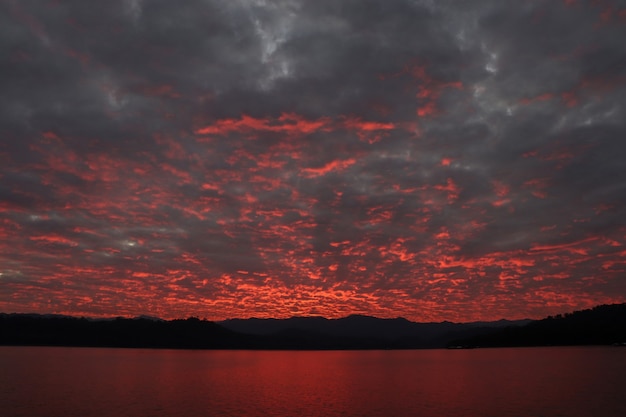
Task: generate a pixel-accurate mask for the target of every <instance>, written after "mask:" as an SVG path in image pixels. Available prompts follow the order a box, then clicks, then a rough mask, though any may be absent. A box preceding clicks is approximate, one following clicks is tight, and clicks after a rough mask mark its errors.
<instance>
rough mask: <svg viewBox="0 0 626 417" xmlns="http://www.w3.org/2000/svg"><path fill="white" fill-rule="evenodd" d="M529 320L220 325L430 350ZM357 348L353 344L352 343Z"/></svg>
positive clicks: (360, 319)
mask: <svg viewBox="0 0 626 417" xmlns="http://www.w3.org/2000/svg"><path fill="white" fill-rule="evenodd" d="M529 321H530V320H519V321H507V320H500V321H497V322H477V323H451V322H441V323H416V322H412V321H409V320H407V319H404V318H395V319H379V318H376V317H370V316H363V315H351V316H348V317H344V318H340V319H326V318H323V317H292V318H289V319H258V318H251V319H231V320H225V321H222V322H219V324H220V325H222V326H224V327H226V328H228V329H230V330H233V331H236V332H240V333H245V334H250V335H262V336H280V335H285V334H292V335H293V334H298V335H299V337H300V339H303V340H304V339H306V340H310V341H314V340H321V339H326V340H334V341H336V342H339V341H341V343H340V344H341V345H345V344H347V342H348V340H352V341H353V342H358V343H362V344H364V345H366V346H373V345H376V346H379V347H381V348H387V349H394V348H396V349H397V348H433V347H445V346H446V344H447V342H448V341H450V340H451V339H453V338H461V337H469V336H473V335H476V334H482V333H485V332H488V331H491V330H493V329H494V328H499V327H502V326H516V325H522V324H526V323H528V322H529ZM352 344H357V343H352Z"/></svg>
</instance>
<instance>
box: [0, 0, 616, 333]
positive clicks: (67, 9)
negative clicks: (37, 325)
mask: <svg viewBox="0 0 626 417" xmlns="http://www.w3.org/2000/svg"><path fill="white" fill-rule="evenodd" d="M0 10H1V12H0V50H1V51H2V54H0V91H2V94H0V130H1V133H2V137H1V139H0V161H1V163H0V310H3V311H7V312H12V311H15V312H26V311H29V312H30V311H33V312H46V313H47V312H54V313H68V314H83V315H89V316H114V315H139V314H150V315H155V316H161V317H164V318H174V317H186V316H189V315H198V316H201V317H207V318H209V319H224V318H232V317H250V316H257V317H289V316H293V315H323V316H327V317H340V316H345V315H348V314H352V313H363V314H371V315H377V316H380V317H397V316H404V317H407V318H410V319H414V320H420V321H429V320H434V321H439V320H455V321H469V320H485V319H499V318H502V317H507V318H522V317H532V318H535V317H542V316H545V315H548V314H554V313H560V312H563V311H569V310H572V309H579V308H585V307H590V306H592V305H595V304H600V303H608V302H623V301H624V300H625V299H626V281H625V274H624V273H625V269H626V246H625V245H626V224H625V223H624V219H625V218H626V169H625V167H626V165H625V164H624V162H623V158H624V155H626V114H625V108H626V47H625V46H624V39H625V38H626V2H623V1H610V0H596V1H586V0H563V1H553V0H536V1H515V2H503V1H498V0H484V1H480V0H470V1H451V0H449V1H448V0H443V1H428V0H423V1H421V0H390V1H382V0H359V1H356V0H342V1H336V0H316V1H305V0H276V1H265V0H228V1H227V0H211V1H199V0H193V1H191V0H190V1H185V2H171V1H164V0H161V1H156V0H155V1H151V0H145V1H141V0H129V1H108V2H84V1H78V0H75V1H63V2H57V1H33V2H31V1H3V2H1V3H0Z"/></svg>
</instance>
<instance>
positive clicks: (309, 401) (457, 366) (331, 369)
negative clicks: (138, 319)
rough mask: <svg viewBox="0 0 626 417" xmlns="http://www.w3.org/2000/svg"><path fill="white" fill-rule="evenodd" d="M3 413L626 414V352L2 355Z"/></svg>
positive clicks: (62, 351)
mask: <svg viewBox="0 0 626 417" xmlns="http://www.w3.org/2000/svg"><path fill="white" fill-rule="evenodd" d="M0 415H2V416H3V417H17V416H28V417H40V416H41V417H43V416H46V417H48V416H67V417H71V416H81V417H90V416H116V417H117V416H133V417H139V416H167V417H175V416H176V417H187V416H263V417H266V416H289V417H305V416H316V417H317V416H319V417H322V416H323V417H328V416H359V417H369V416H384V417H392V416H411V417H413V416H416V417H430V416H432V417H435V416H436V417H446V416H451V417H452V416H455V417H461V416H476V417H479V416H480V417H489V416H494V417H506V416H520V417H522V416H523V417H530V416H532V417H539V416H567V417H576V416H585V417H587V416H594V417H595V416H598V417H600V416H601V417H623V416H626V348H619V347H585V348H580V347H574V348H526V349H476V350H417V351H333V352H259V351H175V350H143V349H139V350H132V349H91V348H49V347H0Z"/></svg>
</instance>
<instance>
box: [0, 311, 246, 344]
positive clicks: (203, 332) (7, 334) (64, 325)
mask: <svg viewBox="0 0 626 417" xmlns="http://www.w3.org/2000/svg"><path fill="white" fill-rule="evenodd" d="M251 339H253V338H251V337H248V336H247V335H243V334H239V333H235V332H232V331H230V330H228V329H225V328H223V327H222V326H219V325H217V324H215V323H213V322H210V321H205V320H199V319H198V318H195V317H190V318H188V319H186V320H171V321H164V320H151V319H145V318H137V319H127V318H116V319H112V320H90V319H86V318H76V317H65V316H40V315H28V314H2V315H0V344H2V345H22V346H97V347H129V348H173V349H176V348H197V349H231V348H244V347H247V346H248V345H253V344H254V342H255V341H254V340H251Z"/></svg>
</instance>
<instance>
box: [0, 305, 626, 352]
mask: <svg viewBox="0 0 626 417" xmlns="http://www.w3.org/2000/svg"><path fill="white" fill-rule="evenodd" d="M622 342H626V304H616V305H610V306H598V307H595V308H593V309H591V310H584V311H578V312H575V313H571V314H565V315H563V316H561V315H559V316H556V317H549V318H547V319H544V320H539V321H529V320H520V321H506V320H501V321H497V322H477V323H451V322H442V323H415V322H411V321H409V320H406V319H403V318H396V319H379V318H376V317H369V316H362V315H353V316H349V317H345V318H341V319H326V318H323V317H294V318H290V319H282V320H277V319H247V320H241V319H236V320H226V321H223V322H220V323H214V322H210V321H206V320H199V319H198V318H195V317H190V318H188V319H186V320H169V321H166V320H161V319H158V318H154V317H139V318H135V319H127V318H115V319H87V318H76V317H68V316H59V315H37V314H1V313H0V345H42V346H102V347H144V348H175V349H176V348H185V349H189V348H190V349H294V350H295V349H418V348H437V347H446V346H465V347H468V346H545V345H583V344H586V345H588V344H612V343H622Z"/></svg>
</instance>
